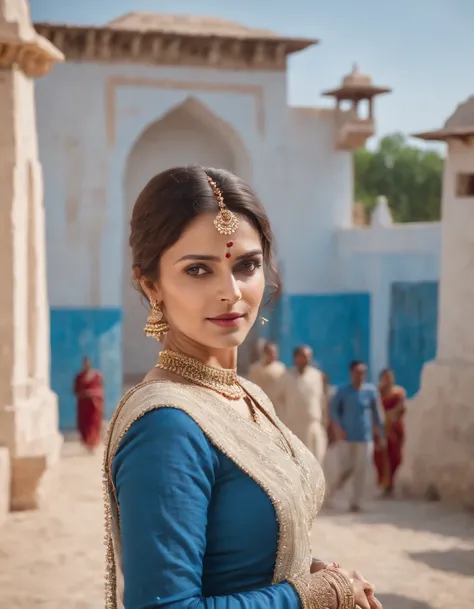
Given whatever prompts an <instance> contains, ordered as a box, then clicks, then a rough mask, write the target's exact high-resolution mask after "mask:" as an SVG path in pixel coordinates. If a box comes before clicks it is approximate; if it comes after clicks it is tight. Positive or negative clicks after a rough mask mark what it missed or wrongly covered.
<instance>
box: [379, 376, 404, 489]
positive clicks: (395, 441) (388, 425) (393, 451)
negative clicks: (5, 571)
mask: <svg viewBox="0 0 474 609" xmlns="http://www.w3.org/2000/svg"><path fill="white" fill-rule="evenodd" d="M379 391H380V397H381V400H382V406H383V409H384V412H385V436H386V440H387V442H386V447H384V446H382V445H381V443H380V440H379V438H376V441H375V451H374V461H375V465H376V467H377V472H378V483H379V486H380V487H381V488H382V489H383V496H385V497H390V496H392V494H393V490H394V481H395V474H396V473H397V470H398V468H399V467H400V465H401V463H402V452H403V444H404V441H405V426H404V422H403V417H404V414H405V411H406V407H405V398H406V392H405V390H404V389H403V388H402V387H399V386H398V385H395V376H394V374H393V371H392V370H391V369H390V368H385V369H384V370H382V372H381V373H380V376H379Z"/></svg>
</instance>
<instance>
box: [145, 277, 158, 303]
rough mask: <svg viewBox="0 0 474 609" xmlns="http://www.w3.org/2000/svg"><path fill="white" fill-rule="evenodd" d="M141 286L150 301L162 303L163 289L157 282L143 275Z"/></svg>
mask: <svg viewBox="0 0 474 609" xmlns="http://www.w3.org/2000/svg"><path fill="white" fill-rule="evenodd" d="M140 287H141V289H142V290H143V292H144V293H145V294H146V297H147V298H148V300H149V302H156V301H158V302H160V303H161V301H162V297H161V290H160V289H159V287H158V286H157V285H156V283H153V282H152V281H150V280H149V279H146V278H145V277H141V278H140Z"/></svg>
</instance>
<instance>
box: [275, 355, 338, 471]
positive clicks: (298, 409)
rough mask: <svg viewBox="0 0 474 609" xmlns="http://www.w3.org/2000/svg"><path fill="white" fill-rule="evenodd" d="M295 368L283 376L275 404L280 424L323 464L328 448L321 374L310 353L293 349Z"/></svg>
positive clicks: (322, 377)
mask: <svg viewBox="0 0 474 609" xmlns="http://www.w3.org/2000/svg"><path fill="white" fill-rule="evenodd" d="M293 362H294V367H293V368H290V369H289V370H287V371H286V372H285V374H284V375H283V377H282V380H281V385H280V392H279V395H278V402H279V403H280V404H281V407H282V414H281V415H280V418H281V420H282V422H283V423H284V424H285V425H286V426H287V427H288V428H289V429H290V430H291V431H292V432H293V433H294V434H295V436H297V437H298V438H299V439H300V440H301V441H302V442H303V444H305V446H306V447H307V448H309V450H310V451H311V452H312V453H313V455H314V456H315V457H316V459H317V460H318V461H319V463H320V464H321V465H322V464H323V461H324V456H325V454H326V448H327V431H326V429H327V420H328V417H327V401H326V392H325V380H324V376H323V373H322V372H321V371H320V370H318V369H317V368H316V367H315V366H313V363H312V362H313V351H312V349H311V347H308V346H307V345H301V346H299V347H296V349H295V350H294V353H293Z"/></svg>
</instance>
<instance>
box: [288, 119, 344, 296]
mask: <svg viewBox="0 0 474 609" xmlns="http://www.w3.org/2000/svg"><path fill="white" fill-rule="evenodd" d="M289 116H290V131H289V145H288V155H289V156H288V159H287V160H288V164H287V168H286V169H285V175H286V179H287V182H288V194H287V197H288V198H287V199H286V200H285V201H284V207H283V208H282V209H281V212H280V216H281V222H282V223H283V225H284V227H285V229H284V231H281V233H282V234H281V238H280V240H279V242H278V245H279V250H280V252H281V254H282V259H283V261H284V263H283V265H284V266H283V269H284V288H285V291H287V292H290V293H308V294H312V293H324V292H332V291H334V289H335V287H336V275H335V271H334V260H335V257H336V242H335V229H336V228H344V227H349V226H350V225H351V223H352V196H353V195H352V193H353V185H352V184H353V163H352V154H351V153H348V152H341V151H337V150H335V148H334V114H333V113H332V112H331V111H329V110H318V109H315V108H292V109H290V111H289Z"/></svg>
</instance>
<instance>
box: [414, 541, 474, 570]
mask: <svg viewBox="0 0 474 609" xmlns="http://www.w3.org/2000/svg"><path fill="white" fill-rule="evenodd" d="M409 556H410V558H412V559H413V560H417V561H419V562H423V563H425V565H428V566H429V567H431V568H432V569H438V570H439V571H445V572H448V573H458V574H460V575H466V576H467V577H474V550H464V549H460V548H452V549H451V550H439V551H430V552H413V553H410V554H409Z"/></svg>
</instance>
